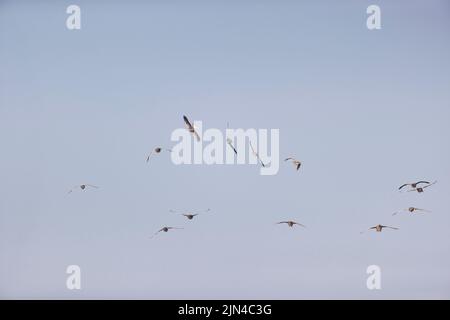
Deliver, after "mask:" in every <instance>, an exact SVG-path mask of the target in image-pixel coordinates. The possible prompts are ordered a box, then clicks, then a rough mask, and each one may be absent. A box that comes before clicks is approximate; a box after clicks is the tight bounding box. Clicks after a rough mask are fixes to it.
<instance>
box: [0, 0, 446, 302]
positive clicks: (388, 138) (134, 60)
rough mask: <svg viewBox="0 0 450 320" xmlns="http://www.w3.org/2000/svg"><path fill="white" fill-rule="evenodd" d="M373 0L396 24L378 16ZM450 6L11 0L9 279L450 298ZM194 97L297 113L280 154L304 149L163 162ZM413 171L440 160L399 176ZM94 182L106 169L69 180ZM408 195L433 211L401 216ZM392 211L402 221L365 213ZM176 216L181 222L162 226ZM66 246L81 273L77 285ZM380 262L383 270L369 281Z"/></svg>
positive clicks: (5, 200)
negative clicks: (69, 10)
mask: <svg viewBox="0 0 450 320" xmlns="http://www.w3.org/2000/svg"><path fill="white" fill-rule="evenodd" d="M70 4H78V5H80V6H81V10H82V29H81V30H80V31H69V30H67V29H66V26H65V20H66V17H67V14H66V13H65V10H66V7H67V6H68V5H70ZM370 4H378V5H380V7H381V10H382V29H381V30H378V31H369V30H368V29H367V28H366V17H367V15H366V8H367V6H368V5H370ZM449 13H450V5H449V3H448V1H444V0H442V1H437V0H434V1H406V0H405V1H395V2H393V1H356V0H355V1H339V2H337V1H303V2H301V1H239V2H238V1H190V2H189V4H187V3H185V2H182V1H149V2H148V3H147V4H145V2H144V1H127V2H126V5H125V4H120V3H119V1H116V2H112V1H58V2H56V1H41V2H40V3H39V4H37V3H36V1H0V146H1V153H0V155H1V156H0V180H1V182H2V183H1V185H0V297H2V298H181V299H183V298H191V299H196V298H237V299H240V298H267V299H276V298H287V299H298V298H363V299H372V298H375V299H379V298H388V299H390V298H450V273H449V271H448V270H450V258H449V257H450V255H449V253H450V241H449V240H450V233H449V227H450V212H449V209H448V208H449V207H450V198H449V197H448V195H449V191H450V187H449V184H450V181H449V180H450V179H449V178H450V168H449V163H450V152H449V147H448V138H449V136H450V126H449V120H450V102H449V101H450V61H449V57H450V38H449V31H450V20H449V19H448V15H449ZM183 114H187V115H188V116H189V117H190V118H191V119H192V120H202V121H203V126H204V127H205V128H208V127H211V128H223V129H224V128H225V126H226V123H227V122H230V124H231V125H232V126H234V127H242V128H267V129H270V128H277V129H280V139H281V141H280V143H281V150H280V151H281V156H282V157H284V156H290V155H295V156H297V157H298V158H299V159H300V160H302V161H303V164H304V166H303V167H302V170H301V172H299V173H297V172H295V171H294V170H293V168H292V166H291V164H285V163H282V164H281V168H280V172H279V174H278V175H276V176H260V175H259V169H258V167H257V166H174V165H173V164H172V163H171V161H170V157H169V155H168V154H161V155H160V157H158V158H155V159H153V160H152V162H151V164H150V165H148V164H146V163H145V157H146V154H147V152H148V150H149V149H151V148H152V147H153V146H155V145H167V146H170V134H171V132H172V131H173V130H174V129H175V128H178V127H181V126H183V121H182V115H183ZM417 179H430V180H435V179H437V180H439V182H438V184H436V185H435V186H433V187H432V188H429V189H428V190H426V192H425V193H424V194H421V195H419V194H416V193H408V194H399V193H398V192H397V190H396V188H397V187H398V186H399V185H400V184H402V183H404V182H409V181H414V180H417ZM85 182H87V183H92V184H96V185H99V186H100V187H101V188H100V189H99V190H88V192H84V193H81V192H77V193H73V194H71V195H67V194H66V192H67V190H68V189H69V188H70V187H72V186H73V185H75V184H81V183H85ZM408 206H417V207H424V208H427V209H430V210H432V211H433V212H432V213H431V214H429V215H418V216H408V215H403V216H395V217H392V216H391V214H392V212H394V211H396V210H398V209H401V208H404V207H408ZM208 207H210V208H211V209H212V213H211V214H210V215H204V216H200V217H198V219H197V220H194V221H186V220H185V219H183V218H182V217H179V216H176V215H171V214H170V213H168V211H169V209H179V210H181V209H185V210H194V211H195V210H202V209H205V208H208ZM285 219H294V220H298V221H300V222H302V223H304V224H305V225H307V226H308V228H307V229H306V230H304V229H300V228H299V229H294V230H290V229H288V228H287V227H286V226H276V225H274V223H275V222H277V221H279V220H285ZM378 223H382V224H388V225H393V226H397V227H399V228H401V229H400V230H399V231H392V230H387V231H386V232H383V233H381V234H375V233H367V234H364V235H360V234H359V232H360V231H361V230H363V229H365V228H367V227H369V226H372V225H375V224H378ZM164 225H173V226H179V227H184V228H185V229H184V230H177V231H175V232H173V233H170V232H169V233H167V234H161V235H159V236H158V237H157V238H155V239H153V240H149V235H151V234H152V233H154V232H155V231H156V230H158V229H159V228H161V227H162V226H164ZM71 264H77V265H79V266H80V267H81V270H82V290H81V291H69V290H67V289H66V287H65V281H66V277H67V275H66V274H65V269H66V267H67V266H68V265H71ZM371 264H376V265H379V266H380V267H381V269H382V287H383V289H382V290H381V291H369V290H368V289H367V288H366V278H367V275H366V273H365V271H366V268H367V266H369V265H371Z"/></svg>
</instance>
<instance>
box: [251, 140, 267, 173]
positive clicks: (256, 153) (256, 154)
mask: <svg viewBox="0 0 450 320" xmlns="http://www.w3.org/2000/svg"><path fill="white" fill-rule="evenodd" d="M250 148H251V149H252V152H253V154H254V155H255V156H256V158H257V159H258V161H259V162H260V163H261V165H262V166H263V167H265V166H266V165H265V164H264V162H262V160H261V158H260V157H259V154H258V152H256V151H255V149H253V145H252V142H251V141H250Z"/></svg>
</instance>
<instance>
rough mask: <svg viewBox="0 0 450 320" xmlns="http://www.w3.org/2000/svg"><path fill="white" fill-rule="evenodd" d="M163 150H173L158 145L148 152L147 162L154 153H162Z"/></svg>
mask: <svg viewBox="0 0 450 320" xmlns="http://www.w3.org/2000/svg"><path fill="white" fill-rule="evenodd" d="M163 150H166V151H169V152H172V150H170V149H163V148H161V147H156V148H154V149H153V150H152V151H151V152H150V153H149V154H148V156H147V162H149V161H150V157H151V155H152V154H159V153H161V151H163Z"/></svg>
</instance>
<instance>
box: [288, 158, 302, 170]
mask: <svg viewBox="0 0 450 320" xmlns="http://www.w3.org/2000/svg"><path fill="white" fill-rule="evenodd" d="M284 161H291V162H292V164H293V165H294V167H295V169H296V170H297V171H298V170H299V169H300V167H301V166H302V163H301V161H299V160H297V159H295V158H292V157H289V158H286V159H284Z"/></svg>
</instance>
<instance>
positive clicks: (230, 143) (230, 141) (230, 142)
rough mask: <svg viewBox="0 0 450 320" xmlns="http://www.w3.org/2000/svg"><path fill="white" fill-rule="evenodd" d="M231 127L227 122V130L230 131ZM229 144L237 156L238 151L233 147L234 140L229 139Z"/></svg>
mask: <svg viewBox="0 0 450 320" xmlns="http://www.w3.org/2000/svg"><path fill="white" fill-rule="evenodd" d="M228 127H229V125H228V122H227V129H228ZM227 144H228V145H229V146H230V148H231V149H233V151H234V153H235V154H236V155H237V150H236V148H235V147H234V145H233V140H231V139H230V138H227Z"/></svg>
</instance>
